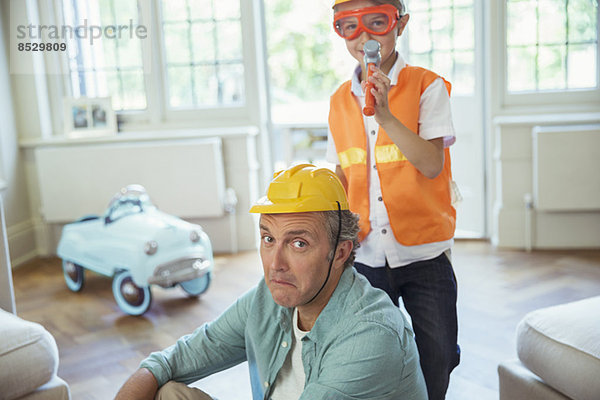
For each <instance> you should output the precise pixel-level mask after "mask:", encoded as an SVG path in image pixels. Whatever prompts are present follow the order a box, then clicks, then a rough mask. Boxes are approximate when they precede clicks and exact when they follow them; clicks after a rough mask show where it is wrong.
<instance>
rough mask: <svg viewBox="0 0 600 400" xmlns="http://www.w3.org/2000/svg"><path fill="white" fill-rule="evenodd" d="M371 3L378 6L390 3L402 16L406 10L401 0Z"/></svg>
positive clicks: (382, 0) (378, 0)
mask: <svg viewBox="0 0 600 400" xmlns="http://www.w3.org/2000/svg"><path fill="white" fill-rule="evenodd" d="M371 1H372V2H373V3H375V4H377V5H378V6H380V5H382V4H391V5H393V6H394V7H396V8H397V9H398V11H400V16H403V15H404V13H405V12H406V7H404V2H403V1H402V0H371ZM333 10H334V12H335V11H337V10H336V7H334V8H333Z"/></svg>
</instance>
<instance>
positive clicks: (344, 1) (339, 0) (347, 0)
mask: <svg viewBox="0 0 600 400" xmlns="http://www.w3.org/2000/svg"><path fill="white" fill-rule="evenodd" d="M349 1H351V0H335V3H333V6H334V7H335V6H337V5H338V4H342V3H346V2H349Z"/></svg>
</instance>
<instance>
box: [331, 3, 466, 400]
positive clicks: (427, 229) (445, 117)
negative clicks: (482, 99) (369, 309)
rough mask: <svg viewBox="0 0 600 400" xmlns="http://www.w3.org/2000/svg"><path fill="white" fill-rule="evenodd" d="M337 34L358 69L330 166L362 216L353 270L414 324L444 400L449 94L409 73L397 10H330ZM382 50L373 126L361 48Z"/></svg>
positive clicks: (450, 299) (450, 361)
mask: <svg viewBox="0 0 600 400" xmlns="http://www.w3.org/2000/svg"><path fill="white" fill-rule="evenodd" d="M333 8H334V28H335V30H336V32H337V33H338V34H339V35H340V36H341V37H342V38H343V39H344V40H345V42H346V47H347V49H348V51H349V53H350V55H352V56H353V57H354V58H355V59H356V60H357V61H358V62H359V63H360V65H359V66H358V67H357V69H356V73H355V74H354V76H353V77H352V79H351V80H350V81H348V82H346V83H344V84H343V85H342V86H341V87H340V88H339V89H338V90H337V91H336V92H335V93H334V94H333V96H332V97H331V108H330V114H329V130H330V132H329V133H330V136H329V138H328V139H329V140H328V151H327V160H328V161H329V162H332V163H334V164H336V173H337V175H338V176H339V177H340V180H341V181H342V182H343V183H344V186H345V188H346V190H347V192H348V199H349V202H350V208H351V209H352V211H353V212H356V213H358V214H359V215H360V228H361V231H360V233H359V239H360V240H361V247H360V248H359V249H358V251H357V257H356V262H355V264H354V266H355V268H356V269H357V270H358V271H359V272H360V273H362V274H363V275H365V276H366V277H367V279H368V280H369V281H370V282H371V284H372V285H373V286H375V287H378V288H380V289H382V290H384V291H385V292H386V293H387V294H388V295H389V296H390V298H391V299H392V301H393V302H394V303H395V304H396V305H398V304H399V302H398V299H399V297H400V296H402V298H403V302H404V305H405V307H406V309H407V311H408V313H409V314H410V315H411V318H412V321H413V327H414V330H415V339H416V342H417V346H418V350H419V355H420V359H421V360H420V361H421V368H422V370H423V374H424V376H425V381H426V384H427V391H428V394H429V399H430V400H437V399H443V398H444V397H445V394H446V390H447V388H448V382H449V376H450V372H451V371H452V370H453V369H454V367H455V366H456V365H458V362H459V347H458V345H457V330H458V328H457V317H456V279H455V276H454V272H453V269H452V264H451V263H450V260H449V258H448V256H447V253H448V254H449V250H450V248H451V246H452V244H453V237H454V228H455V219H456V211H455V210H454V208H453V207H452V205H451V199H450V192H451V179H452V177H451V171H450V153H449V150H448V146H450V145H451V144H452V143H453V142H454V140H455V136H454V128H453V125H452V117H451V113H450V102H449V92H450V84H449V83H448V82H446V81H445V80H444V79H443V78H440V77H439V76H437V75H436V74H435V73H433V72H431V71H428V70H426V69H423V68H417V67H412V66H408V65H406V64H405V62H404V60H403V59H402V57H401V56H400V55H399V54H398V52H397V51H396V40H397V39H398V37H399V36H400V35H401V34H402V32H403V30H404V28H405V27H406V24H407V22H408V19H409V15H408V14H404V5H403V4H402V1H401V0H336V1H335V4H334V7H333ZM368 40H376V41H377V42H379V44H380V49H381V50H380V53H381V63H380V67H379V68H373V75H372V76H371V77H370V78H369V79H368V80H369V82H370V83H372V84H373V85H374V87H373V89H372V90H371V93H372V94H373V96H374V98H375V115H374V117H365V116H364V115H362V112H361V110H362V108H363V106H364V104H365V95H364V93H363V91H364V89H365V84H366V80H367V70H366V68H365V65H364V61H363V57H364V52H363V47H364V44H365V43H366V42H367V41H368Z"/></svg>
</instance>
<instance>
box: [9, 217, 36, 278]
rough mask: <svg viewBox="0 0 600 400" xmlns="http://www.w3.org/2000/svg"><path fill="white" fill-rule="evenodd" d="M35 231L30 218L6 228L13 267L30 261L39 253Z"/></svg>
mask: <svg viewBox="0 0 600 400" xmlns="http://www.w3.org/2000/svg"><path fill="white" fill-rule="evenodd" d="M35 231H36V229H35V222H34V221H33V220H32V219H29V220H26V221H22V222H18V223H16V224H14V225H11V226H8V227H7V228H6V233H7V236H8V248H9V253H10V262H11V264H12V267H13V268H16V267H18V266H20V265H22V264H24V263H26V262H28V261H31V260H32V259H34V258H36V257H37V256H38V255H39V250H38V248H37V245H36V240H35V237H36V234H35Z"/></svg>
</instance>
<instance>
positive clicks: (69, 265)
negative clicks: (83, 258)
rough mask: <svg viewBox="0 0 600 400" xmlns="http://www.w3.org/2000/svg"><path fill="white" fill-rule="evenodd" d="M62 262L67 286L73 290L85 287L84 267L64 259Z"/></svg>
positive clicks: (77, 290)
mask: <svg viewBox="0 0 600 400" xmlns="http://www.w3.org/2000/svg"><path fill="white" fill-rule="evenodd" d="M62 264H63V275H64V276H65V282H66V283H67V287H68V288H69V289H71V290H72V291H73V292H79V291H80V290H81V288H82V287H83V267H82V266H81V265H77V264H75V263H74V262H71V261H67V260H63V263H62Z"/></svg>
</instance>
